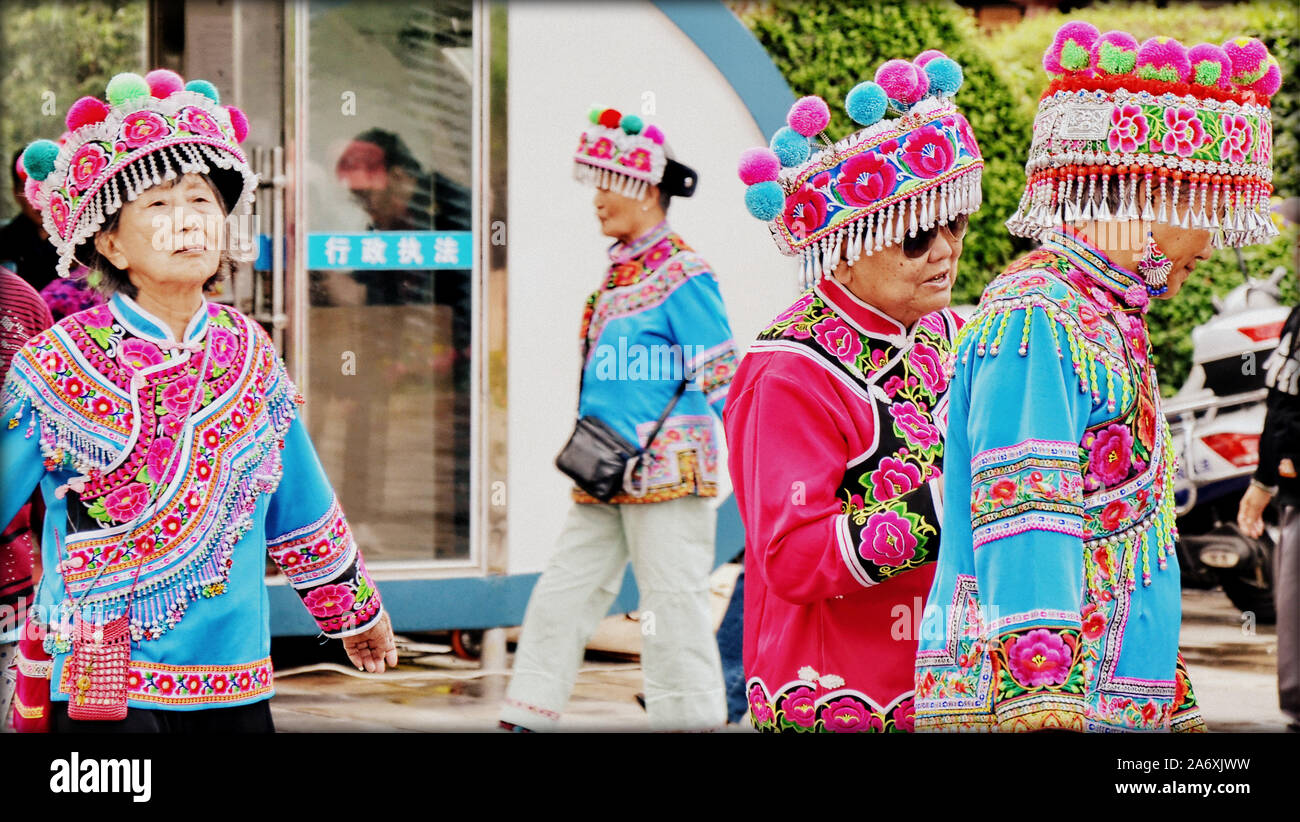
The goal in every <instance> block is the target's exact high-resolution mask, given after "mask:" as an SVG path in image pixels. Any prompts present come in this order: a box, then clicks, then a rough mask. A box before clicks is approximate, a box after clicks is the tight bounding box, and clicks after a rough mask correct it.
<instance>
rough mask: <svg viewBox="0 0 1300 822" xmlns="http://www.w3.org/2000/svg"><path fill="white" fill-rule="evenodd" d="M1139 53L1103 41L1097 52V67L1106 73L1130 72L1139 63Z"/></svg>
mask: <svg viewBox="0 0 1300 822" xmlns="http://www.w3.org/2000/svg"><path fill="white" fill-rule="evenodd" d="M1137 59H1138V57H1137V53H1136V52H1133V51H1128V50H1127V49H1122V48H1118V47H1116V46H1112V45H1111V44H1110V43H1102V44H1101V46H1100V47H1099V49H1098V53H1097V67H1098V68H1100V69H1101V70H1102V71H1103V72H1105V73H1106V74H1128V73H1129V72H1130V71H1132V70H1133V67H1134V66H1136V65H1137Z"/></svg>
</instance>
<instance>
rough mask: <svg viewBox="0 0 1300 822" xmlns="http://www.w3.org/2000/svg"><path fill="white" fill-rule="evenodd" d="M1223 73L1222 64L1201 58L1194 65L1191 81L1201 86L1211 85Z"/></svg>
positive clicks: (1215, 82)
mask: <svg viewBox="0 0 1300 822" xmlns="http://www.w3.org/2000/svg"><path fill="white" fill-rule="evenodd" d="M1222 75H1223V66H1221V65H1219V64H1218V63H1216V62H1214V61H1213V60H1202V61H1201V62H1200V63H1199V64H1198V65H1197V66H1196V76H1195V77H1194V78H1193V80H1192V82H1194V83H1196V84H1197V85H1201V86H1213V85H1217V84H1218V82H1219V77H1221V76H1222Z"/></svg>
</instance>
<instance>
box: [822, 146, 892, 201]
mask: <svg viewBox="0 0 1300 822" xmlns="http://www.w3.org/2000/svg"><path fill="white" fill-rule="evenodd" d="M897 180H898V172H896V171H894V167H893V166H891V165H890V164H889V163H888V161H886V160H885V158H884V157H882V156H880V155H879V154H875V153H873V152H866V153H864V154H858V155H855V156H854V157H853V158H852V159H850V160H849V161H848V162H846V163H845V164H844V167H843V168H842V169H841V171H840V178H839V182H838V183H836V185H835V190H836V191H838V192H839V194H840V198H841V199H842V200H844V202H845V203H847V204H848V205H851V206H868V205H871V204H872V203H874V202H876V201H877V200H879V199H881V198H883V197H885V196H886V195H888V194H890V193H891V192H893V190H894V183H895V182H897Z"/></svg>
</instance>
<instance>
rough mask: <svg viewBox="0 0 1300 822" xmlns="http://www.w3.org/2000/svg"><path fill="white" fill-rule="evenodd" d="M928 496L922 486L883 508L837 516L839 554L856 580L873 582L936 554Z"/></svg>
mask: <svg viewBox="0 0 1300 822" xmlns="http://www.w3.org/2000/svg"><path fill="white" fill-rule="evenodd" d="M929 495H930V488H929V486H928V485H925V486H922V487H921V488H919V489H917V490H915V491H913V492H912V493H910V494H907V495H904V496H902V497H899V498H898V499H896V500H894V501H893V503H892V504H890V505H888V506H887V507H884V508H880V509H877V510H874V511H870V512H868V511H865V510H857V511H851V512H849V513H845V514H840V515H839V516H838V517H836V524H835V534H836V542H837V543H838V545H839V549H840V557H841V558H842V559H843V561H844V564H845V565H846V566H848V568H849V571H850V572H851V573H852V574H853V578H854V579H856V580H857V581H858V582H860V583H862V585H864V586H869V585H875V584H876V583H878V582H884V581H885V580H887V579H891V578H893V577H896V576H898V575H899V574H901V573H903V572H904V571H909V570H911V569H913V568H918V567H920V566H922V565H925V564H926V563H929V562H934V561H935V560H936V559H938V556H939V531H938V529H937V528H936V527H935V526H934V525H933V524H932V520H933V519H934V518H935V515H934V508H933V507H932V506H933V502H932V500H930V499H929Z"/></svg>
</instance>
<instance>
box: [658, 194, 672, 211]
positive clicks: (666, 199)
mask: <svg viewBox="0 0 1300 822" xmlns="http://www.w3.org/2000/svg"><path fill="white" fill-rule="evenodd" d="M672 200H673V195H671V194H669V193H668V192H667V191H665V190H663V189H662V188H661V189H659V207H660V208H662V209H663V210H664V213H665V214H667V213H668V204H669V203H671V202H672Z"/></svg>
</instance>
